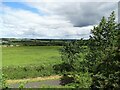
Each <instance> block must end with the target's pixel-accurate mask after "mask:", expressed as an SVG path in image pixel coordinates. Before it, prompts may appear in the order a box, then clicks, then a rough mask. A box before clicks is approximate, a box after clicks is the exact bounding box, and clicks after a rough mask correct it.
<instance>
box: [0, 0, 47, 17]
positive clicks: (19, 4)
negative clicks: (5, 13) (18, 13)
mask: <svg viewBox="0 0 120 90" xmlns="http://www.w3.org/2000/svg"><path fill="white" fill-rule="evenodd" d="M2 3H3V4H4V5H6V6H8V7H11V8H14V9H23V10H27V11H31V12H33V13H37V14H39V15H41V16H43V15H46V14H45V13H44V12H42V11H40V10H38V9H36V8H34V7H31V6H29V5H26V4H25V3H24V2H2Z"/></svg>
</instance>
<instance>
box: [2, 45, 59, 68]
mask: <svg viewBox="0 0 120 90" xmlns="http://www.w3.org/2000/svg"><path fill="white" fill-rule="evenodd" d="M59 49H60V47H59V46H24V47H3V48H2V65H3V66H13V65H14V66H18V65H19V66H20V65H21V66H24V65H29V64H38V65H40V64H48V63H49V64H52V63H59V62H61V59H60V53H59Z"/></svg>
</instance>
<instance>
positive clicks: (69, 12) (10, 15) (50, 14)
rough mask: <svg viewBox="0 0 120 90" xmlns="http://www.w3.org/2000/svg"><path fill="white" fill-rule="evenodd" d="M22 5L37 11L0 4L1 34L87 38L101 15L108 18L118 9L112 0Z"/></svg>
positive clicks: (48, 37) (52, 37)
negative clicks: (110, 0)
mask: <svg viewBox="0 0 120 90" xmlns="http://www.w3.org/2000/svg"><path fill="white" fill-rule="evenodd" d="M24 4H25V5H27V6H29V7H32V8H36V9H37V10H38V12H37V13H35V12H33V11H32V10H25V9H22V8H19V9H16V8H13V7H10V6H7V5H5V4H2V5H1V6H0V8H1V10H0V36H1V37H19V38H40V39H80V38H85V39H87V38H89V35H90V30H91V29H92V28H93V26H94V25H97V24H98V23H99V21H100V19H101V18H102V16H106V17H108V16H109V14H110V13H111V12H112V11H113V10H114V11H117V3H113V2H109V3H108V2H107V3H105V2H99V3H98V2H67V3H65V2H59V3H58V2H47V1H41V2H24ZM21 7H22V6H21ZM41 13H42V14H41Z"/></svg>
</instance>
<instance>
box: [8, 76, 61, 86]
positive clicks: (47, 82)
mask: <svg viewBox="0 0 120 90" xmlns="http://www.w3.org/2000/svg"><path fill="white" fill-rule="evenodd" d="M60 78H61V76H58V75H56V76H49V77H37V78H29V79H19V80H7V83H8V85H9V87H10V88H18V87H19V86H20V83H22V84H23V83H24V87H25V88H40V87H41V86H61V84H60Z"/></svg>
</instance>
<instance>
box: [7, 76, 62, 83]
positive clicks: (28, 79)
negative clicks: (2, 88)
mask: <svg viewBox="0 0 120 90" xmlns="http://www.w3.org/2000/svg"><path fill="white" fill-rule="evenodd" d="M61 77H62V76H59V75H55V76H46V77H36V78H27V79H17V80H6V82H7V83H8V84H14V83H21V82H36V81H44V80H54V79H60V78H61Z"/></svg>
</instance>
